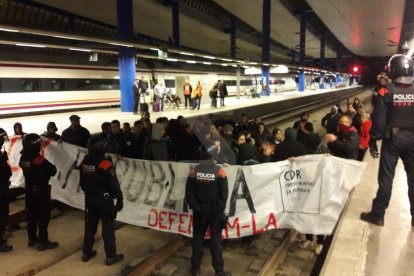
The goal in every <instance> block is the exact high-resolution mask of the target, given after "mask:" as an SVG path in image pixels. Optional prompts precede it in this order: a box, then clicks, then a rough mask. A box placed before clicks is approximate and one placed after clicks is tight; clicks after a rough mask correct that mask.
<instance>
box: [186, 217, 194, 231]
mask: <svg viewBox="0 0 414 276" xmlns="http://www.w3.org/2000/svg"><path fill="white" fill-rule="evenodd" d="M192 229H193V215H190V221H189V222H188V231H187V233H188V234H192Z"/></svg>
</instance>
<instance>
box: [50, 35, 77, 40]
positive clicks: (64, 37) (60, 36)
mask: <svg viewBox="0 0 414 276" xmlns="http://www.w3.org/2000/svg"><path fill="white" fill-rule="evenodd" d="M53 37H56V38H63V39H73V40H84V39H83V38H77V37H70V36H63V35H54V36H53Z"/></svg>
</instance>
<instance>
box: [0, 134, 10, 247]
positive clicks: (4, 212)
mask: <svg viewBox="0 0 414 276" xmlns="http://www.w3.org/2000/svg"><path fill="white" fill-rule="evenodd" d="M3 144H4V138H3V136H0V252H7V251H10V250H12V249H13V246H11V245H8V244H7V240H6V239H4V232H5V231H6V225H7V219H8V218H9V186H10V181H9V179H10V177H11V175H12V172H11V169H10V166H9V164H8V163H7V160H8V157H7V153H6V152H5V151H2V149H1V148H2V147H3Z"/></svg>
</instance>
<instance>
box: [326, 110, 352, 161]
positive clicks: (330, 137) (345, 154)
mask: <svg viewBox="0 0 414 276" xmlns="http://www.w3.org/2000/svg"><path fill="white" fill-rule="evenodd" d="M324 140H325V141H326V142H327V143H328V148H329V150H330V152H331V154H332V155H334V156H337V157H341V158H346V159H355V160H358V148H359V144H360V139H359V135H358V131H357V130H356V128H355V127H353V126H352V118H351V117H350V116H349V115H342V116H341V118H340V119H339V122H338V136H336V135H334V134H330V133H327V134H325V136H324Z"/></svg>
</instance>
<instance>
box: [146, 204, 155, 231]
mask: <svg viewBox="0 0 414 276" xmlns="http://www.w3.org/2000/svg"><path fill="white" fill-rule="evenodd" d="M151 213H154V215H155V217H154V218H155V222H154V223H151ZM147 225H148V226H149V227H156V226H157V225H158V212H157V209H154V208H152V209H151V210H150V212H149V214H148V222H147Z"/></svg>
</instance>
